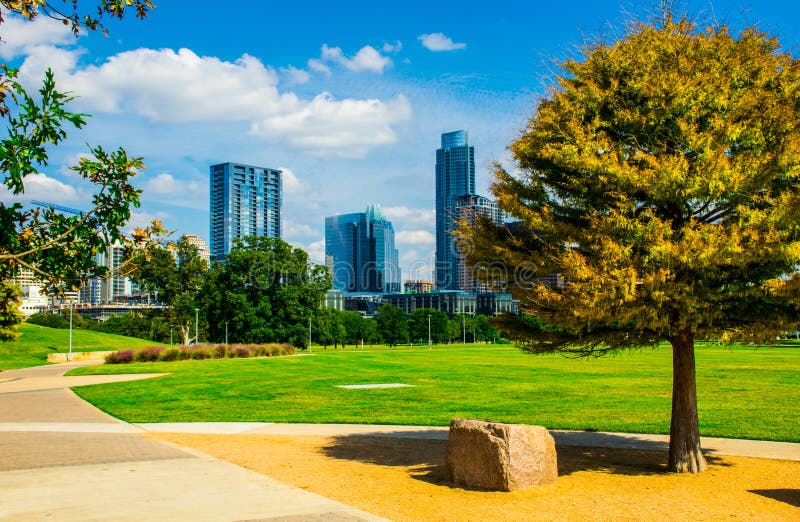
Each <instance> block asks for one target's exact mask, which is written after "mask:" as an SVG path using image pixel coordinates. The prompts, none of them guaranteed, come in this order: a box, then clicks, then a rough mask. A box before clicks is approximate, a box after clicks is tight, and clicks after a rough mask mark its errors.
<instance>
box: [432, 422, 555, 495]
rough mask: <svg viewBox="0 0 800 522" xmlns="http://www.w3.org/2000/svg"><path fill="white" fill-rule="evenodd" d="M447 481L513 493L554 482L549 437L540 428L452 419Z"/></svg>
mask: <svg viewBox="0 0 800 522" xmlns="http://www.w3.org/2000/svg"><path fill="white" fill-rule="evenodd" d="M445 472H446V476H447V479H448V480H450V481H452V482H454V483H455V484H456V485H459V486H465V487H468V488H479V489H488V490H493V491H515V490H518V489H524V488H527V487H530V486H536V485H542V484H549V483H551V482H555V480H556V479H557V478H558V461H557V457H556V445H555V441H554V440H553V437H552V436H550V433H549V432H548V431H547V429H545V428H543V427H542V426H528V425H525V424H504V423H499V422H487V421H479V420H471V419H453V420H452V421H451V422H450V437H449V439H448V443H447V464H446V468H445Z"/></svg>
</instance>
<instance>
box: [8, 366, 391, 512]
mask: <svg viewBox="0 0 800 522" xmlns="http://www.w3.org/2000/svg"><path fill="white" fill-rule="evenodd" d="M82 364H85V363H71V364H62V365H53V366H39V367H35V368H28V369H24V370H10V371H4V372H2V374H0V520H15V521H19V520H136V521H139V520H192V521H203V520H214V521H217V520H254V519H257V520H287V521H292V520H346V521H361V520H382V519H380V518H378V517H375V516H373V515H371V514H369V513H365V512H363V511H359V510H357V509H354V508H351V507H349V506H346V505H344V504H341V503H339V502H334V501H332V500H328V499H326V498H323V497H321V496H319V495H315V494H313V493H309V492H307V491H304V490H301V489H297V488H293V487H290V486H287V485H285V484H282V483H280V482H277V481H275V480H273V479H270V478H269V477H266V476H264V475H260V474H258V473H255V472H252V471H248V470H246V469H244V468H241V467H239V466H235V465H233V464H230V463H228V462H225V461H222V460H218V459H215V458H213V457H210V456H208V455H204V454H201V453H197V452H193V451H190V450H187V449H185V448H179V447H177V446H173V445H170V444H167V443H163V442H157V441H154V440H151V439H148V438H147V437H145V436H143V431H142V430H141V429H140V428H137V427H136V426H132V425H130V424H127V423H125V422H122V421H120V420H118V419H115V418H114V417H111V416H109V415H107V414H105V413H103V412H102V411H100V410H98V409H97V408H95V407H94V406H91V405H90V404H88V403H86V402H85V401H83V400H81V399H80V398H78V397H77V396H76V395H75V394H74V393H72V391H71V390H69V389H68V386H76V385H84V384H97V383H101V382H118V381H123V380H131V379H137V378H150V377H154V376H156V375H153V374H147V375H139V376H134V375H109V376H91V377H64V376H63V374H64V373H65V372H67V371H68V370H70V369H72V368H74V367H76V366H80V365H82Z"/></svg>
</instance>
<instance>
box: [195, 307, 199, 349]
mask: <svg viewBox="0 0 800 522" xmlns="http://www.w3.org/2000/svg"><path fill="white" fill-rule="evenodd" d="M199 318H200V309H199V308H195V309H194V344H197V341H198V339H197V323H198V322H199V320H200V319H199Z"/></svg>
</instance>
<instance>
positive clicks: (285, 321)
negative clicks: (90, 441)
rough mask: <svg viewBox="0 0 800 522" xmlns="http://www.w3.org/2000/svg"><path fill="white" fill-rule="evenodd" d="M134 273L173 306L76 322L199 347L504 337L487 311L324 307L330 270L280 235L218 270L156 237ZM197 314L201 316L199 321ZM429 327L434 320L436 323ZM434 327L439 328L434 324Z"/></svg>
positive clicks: (235, 254) (247, 245)
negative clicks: (371, 313) (368, 312)
mask: <svg viewBox="0 0 800 522" xmlns="http://www.w3.org/2000/svg"><path fill="white" fill-rule="evenodd" d="M131 267H132V268H131V270H130V272H129V275H130V277H131V278H132V279H133V281H134V282H136V283H137V284H138V285H139V286H140V288H142V290H143V291H145V292H147V293H148V294H150V295H151V296H152V298H153V299H154V300H155V301H156V302H159V303H161V304H164V305H167V306H168V308H167V309H166V310H146V311H142V312H136V313H128V314H124V315H118V316H113V317H111V318H109V319H107V320H106V321H96V320H93V319H90V318H86V317H82V316H80V315H79V314H77V313H75V314H74V315H73V327H74V328H83V329H88V330H97V331H102V332H107V333H114V334H120V335H127V336H131V337H139V338H142V339H150V340H153V341H159V342H164V343H167V342H171V341H173V340H174V342H176V343H179V344H187V345H188V344H191V343H193V342H197V340H198V339H196V338H195V332H197V337H199V339H200V340H203V341H208V342H218V343H221V342H225V341H226V340H227V341H228V342H231V343H234V342H236V343H270V342H279V343H290V344H292V345H293V346H295V347H298V348H306V347H307V346H308V343H309V327H310V329H311V341H312V342H313V343H316V344H319V345H322V346H324V347H325V348H327V347H328V346H333V347H334V348H338V347H339V346H347V345H352V346H356V345H370V346H371V345H374V344H376V343H378V344H380V343H383V344H388V345H390V346H396V345H398V344H407V343H415V344H427V343H428V340H429V334H430V341H431V342H433V343H447V342H461V341H462V340H466V341H468V342H494V341H496V340H497V339H499V337H500V335H499V333H498V332H497V330H496V329H495V328H494V327H493V326H492V325H491V324H489V320H488V317H486V316H484V315H476V316H474V317H472V316H464V317H462V316H456V317H453V318H450V317H448V315H447V314H446V313H444V312H441V311H439V310H434V309H417V310H415V311H414V312H413V313H412V314H410V315H408V314H406V313H405V312H404V311H402V310H401V309H400V308H398V307H396V306H393V305H388V304H386V305H383V306H381V307H380V308H379V309H378V313H377V314H376V316H375V318H366V317H364V316H362V315H361V314H359V313H358V312H351V311H340V310H334V309H329V308H326V307H325V306H324V300H325V293H326V291H327V290H329V289H330V288H331V280H330V275H329V274H328V271H327V269H326V268H325V267H324V266H320V265H315V264H313V263H311V262H309V260H308V254H306V252H304V251H303V250H302V249H299V248H294V247H292V246H291V245H289V244H288V243H286V242H285V241H283V240H281V239H271V238H264V237H247V238H244V239H242V240H238V241H237V242H236V243H235V245H234V247H233V248H232V249H231V252H230V253H229V254H228V257H227V262H226V263H214V265H213V266H212V267H211V268H209V267H208V265H207V264H206V263H205V262H204V261H203V260H202V259H201V258H200V257H199V255H198V251H197V247H195V246H194V245H191V244H190V243H188V242H187V241H186V240H185V239H183V238H182V239H181V240H179V241H177V242H175V243H168V242H161V243H158V242H154V243H152V244H151V245H150V246H148V247H147V248H145V249H143V251H142V252H140V253H139V254H137V255H136V256H135V257H134V258H133V259H132V260H131ZM196 318H199V321H197V324H196V323H195V321H196ZM28 322H30V323H34V324H40V325H43V326H50V327H54V328H67V327H68V326H69V317H68V313H67V314H64V313H62V314H35V315H33V316H31V317H30V318H29V319H28ZM429 323H430V324H429ZM429 326H430V328H429Z"/></svg>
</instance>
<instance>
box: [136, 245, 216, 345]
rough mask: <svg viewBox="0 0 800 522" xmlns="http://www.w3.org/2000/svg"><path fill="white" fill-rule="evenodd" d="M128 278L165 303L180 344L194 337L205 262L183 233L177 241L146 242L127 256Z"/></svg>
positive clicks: (205, 271) (206, 271)
mask: <svg viewBox="0 0 800 522" xmlns="http://www.w3.org/2000/svg"><path fill="white" fill-rule="evenodd" d="M130 271H131V272H130V275H131V278H132V279H133V280H134V281H135V282H137V283H138V284H140V285H141V286H142V288H144V289H146V290H147V291H148V292H152V293H154V294H155V295H156V296H158V300H159V302H161V303H164V304H166V305H168V306H169V312H168V317H169V322H170V324H173V325H175V326H177V327H178V331H179V332H180V335H181V337H182V338H183V344H184V345H189V344H190V343H191V342H192V341H194V342H197V339H195V338H194V333H195V331H196V330H197V331H199V327H196V326H195V321H196V320H197V316H198V312H197V310H198V309H199V308H202V306H201V302H200V289H201V287H202V286H203V282H204V281H205V280H206V276H207V275H208V265H207V264H206V262H205V261H204V260H203V259H202V258H201V257H200V256H199V254H198V251H197V247H196V246H195V245H192V244H191V243H189V241H187V239H186V238H185V237H182V238H181V239H180V240H178V242H177V243H167V244H166V245H162V244H160V243H155V242H154V243H150V244H149V245H148V246H147V247H146V248H145V249H144V250H143V251H142V252H140V253H139V254H137V255H136V256H135V257H133V258H132V259H131V263H130Z"/></svg>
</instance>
